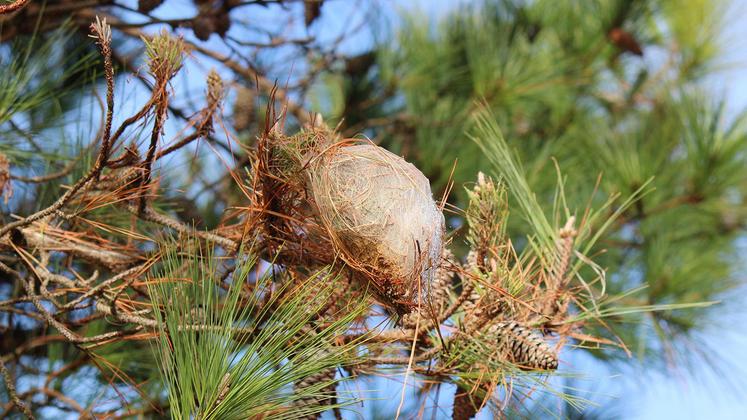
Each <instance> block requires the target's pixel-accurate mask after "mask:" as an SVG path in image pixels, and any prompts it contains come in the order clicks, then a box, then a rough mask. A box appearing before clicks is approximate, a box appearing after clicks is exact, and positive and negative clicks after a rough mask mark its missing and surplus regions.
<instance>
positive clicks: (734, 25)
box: [70, 0, 747, 419]
mask: <svg viewBox="0 0 747 420" xmlns="http://www.w3.org/2000/svg"><path fill="white" fill-rule="evenodd" d="M374 1H376V3H377V4H378V5H379V6H381V7H379V8H378V9H379V10H382V11H383V13H384V14H385V15H386V16H383V17H382V16H371V15H369V14H367V13H369V12H370V10H369V9H368V8H367V7H361V5H365V4H366V2H363V1H358V0H328V2H326V3H325V6H324V7H325V13H322V15H321V18H320V19H319V21H317V22H315V33H316V34H318V39H319V40H320V41H321V42H324V40H329V41H330V42H332V41H333V40H334V39H335V38H336V37H338V36H339V35H340V34H341V33H346V32H349V33H350V34H351V35H350V36H347V37H346V38H345V40H344V42H343V44H341V46H340V48H339V50H340V51H341V52H343V53H347V54H355V53H358V52H361V51H366V50H367V49H368V48H369V47H370V46H371V45H372V44H373V43H374V42H375V40H376V39H377V34H376V33H372V32H371V31H370V30H369V29H368V28H369V27H370V28H374V27H376V26H377V25H375V24H373V23H374V22H375V21H376V20H377V19H378V18H383V19H382V21H387V22H391V23H392V24H393V25H394V26H393V27H388V28H386V30H396V26H397V24H398V20H397V13H398V12H400V11H403V10H406V11H408V12H417V13H422V14H423V15H427V16H429V17H430V18H431V19H438V17H440V16H443V15H444V14H446V13H447V12H448V11H449V10H450V9H452V8H455V7H458V6H459V5H460V4H462V3H467V1H464V0H413V1H410V0H407V1H404V0H374ZM133 4H135V2H134V1H133ZM177 4H178V2H177ZM187 4H188V3H187ZM171 7H173V5H171V4H170V5H168V6H167V7H163V8H162V10H159V11H158V13H157V15H158V16H159V17H164V18H168V17H171V15H177V14H178V15H182V14H184V13H185V11H184V10H181V9H180V10H175V9H170V8H171ZM251 18H252V19H253V20H254V19H257V20H266V21H267V22H271V21H272V19H273V12H272V9H269V10H267V11H264V12H263V11H262V10H259V11H258V12H257V15H252V16H251ZM745 19H747V0H739V1H734V2H733V5H732V11H731V13H729V14H728V20H727V24H728V26H727V27H726V28H725V30H724V37H725V39H724V42H723V46H724V48H723V50H724V51H726V54H725V55H724V56H723V57H722V62H723V63H724V69H723V70H722V71H721V72H718V73H715V75H713V76H711V77H710V78H709V79H708V81H707V84H708V86H709V88H710V89H711V90H712V92H713V96H715V97H719V96H720V95H724V96H725V97H726V99H727V117H726V118H731V117H732V116H734V115H736V114H737V112H738V111H740V110H742V109H744V108H745V107H747V72H746V71H744V69H745V68H747V49H745V47H746V46H747V41H743V40H745V39H747V27H745V25H743V24H741V23H740V22H743V21H744V20H745ZM363 23H365V24H366V25H365V26H366V27H364V28H363V29H362V30H357V29H356V28H360V27H361V26H362V24H363ZM148 29H149V32H150V31H154V30H155V29H153V28H148ZM306 31H307V30H306V28H304V27H303V26H302V25H296V26H295V27H291V28H288V35H289V36H298V37H299V38H302V37H304V36H305V35H307V32H306ZM205 46H206V47H208V48H209V47H210V46H211V44H210V42H209V41H208V42H207V43H205ZM283 53H284V51H283V49H282V48H281V49H277V50H275V51H274V54H278V55H280V56H282V54H283ZM646 59H647V60H655V58H650V57H646ZM278 61H279V62H280V64H279V65H278V66H276V67H275V68H273V75H274V76H277V77H279V80H278V83H279V84H283V83H285V81H286V80H292V79H293V78H294V77H298V76H299V74H303V72H304V69H303V67H302V66H304V65H305V64H304V63H299V62H295V61H288V62H283V60H278ZM188 63H189V64H188V65H187V67H186V68H185V71H184V72H183V73H182V74H181V75H180V76H179V77H178V78H177V79H176V80H175V81H174V83H173V86H174V90H175V91H176V92H177V95H176V97H177V99H176V101H182V102H183V103H186V104H189V103H190V100H191V98H192V97H195V96H199V95H200V93H201V92H197V91H196V90H195V89H199V90H201V89H202V85H203V84H202V81H204V79H205V75H206V74H207V73H208V71H210V68H211V65H212V63H209V62H201V61H199V60H197V61H194V60H189V62H188ZM284 78H285V79H284ZM123 82H124V83H121V82H120V83H118V86H117V90H118V92H117V94H118V97H119V98H121V99H122V100H123V101H122V102H121V103H120V106H121V110H122V111H123V112H125V113H129V112H131V111H133V110H134V109H135V106H136V105H137V104H138V103H142V101H143V99H144V98H146V97H147V95H148V92H147V91H146V90H145V89H144V88H143V86H142V85H141V84H140V83H139V81H138V80H136V79H134V78H133V77H128V78H127V79H126V80H123ZM227 102H230V100H229V101H227ZM321 106H323V104H321ZM95 109H96V106H95V104H94V103H93V102H91V103H90V104H87V103H86V104H84V105H83V106H81V110H80V111H79V112H80V113H81V114H82V115H84V116H83V117H81V118H80V119H81V120H85V118H87V117H86V116H87V113H91V114H95V112H96V111H94V110H95ZM72 118H75V116H72ZM71 121H74V120H71ZM74 125H75V124H71V126H70V130H71V131H70V135H71V137H75V135H76V133H75V130H76V128H75V127H74ZM178 130H179V127H178V125H177V124H175V122H174V120H173V119H172V120H170V121H167V123H166V130H165V131H166V133H167V135H166V138H170V137H172V136H174V135H175V134H176V133H177V131H178ZM203 150H204V149H203ZM218 156H219V152H217V151H216V152H215V156H211V157H209V158H210V159H211V164H208V165H206V168H207V169H208V170H207V171H206V172H205V175H206V177H208V178H210V177H214V176H217V170H219V169H220V168H222V167H223V163H222V162H221V161H220V158H219V157H218ZM169 160H171V163H169V162H168V161H169ZM213 161H214V162H213ZM213 163H214V164H215V165H212V164H213ZM164 164H165V165H167V166H168V167H169V168H170V169H171V170H173V169H175V168H176V169H178V166H179V164H181V161H180V160H179V158H178V157H176V154H175V155H173V156H171V157H169V158H168V159H167V161H166V162H164ZM211 167H212V168H214V170H212V171H211V170H209V168H211ZM177 172H178V171H177ZM173 174H174V175H173V176H178V175H177V174H176V173H175V172H174V173H173ZM163 175H164V177H165V178H168V177H169V176H171V174H169V173H164V174H163ZM739 249H740V252H741V255H743V256H745V257H747V238H744V239H743V240H742V241H741V242H740V243H739ZM744 259H745V260H747V258H744ZM736 269H737V270H738V271H739V272H740V273H745V272H747V264H745V263H743V264H742V266H740V267H737V268H736ZM739 277H740V278H743V277H744V276H742V275H739ZM745 298H747V288H745V287H744V286H743V287H742V288H741V289H740V290H739V291H737V292H735V293H731V294H730V295H729V297H728V299H727V300H726V303H725V304H726V305H728V306H729V309H728V310H724V311H722V313H723V314H728V317H727V316H724V315H721V316H720V319H716V320H715V321H716V323H714V324H713V325H712V327H711V329H710V330H707V331H706V332H704V333H703V339H705V340H708V341H709V342H710V343H712V346H711V347H712V348H716V349H719V350H720V353H719V354H718V355H712V356H713V357H714V358H716V359H720V360H721V361H722V362H723V363H722V365H720V366H718V368H720V369H721V370H718V371H714V370H712V368H711V367H709V366H703V367H702V368H698V367H695V368H693V369H692V371H691V372H687V373H686V372H685V369H684V368H683V369H679V370H678V369H676V368H673V369H671V370H668V371H665V372H663V373H651V372H650V371H649V370H648V369H646V367H645V366H643V365H638V366H636V364H635V363H631V364H630V366H622V365H615V364H612V365H606V364H604V363H602V362H599V361H596V360H594V359H593V358H592V357H590V356H588V355H587V354H585V353H584V352H572V351H565V352H564V353H562V354H561V360H562V363H561V370H562V371H565V373H567V374H568V375H569V376H564V375H560V376H559V377H558V378H556V379H554V381H556V382H557V385H558V386H568V387H573V388H576V389H580V390H582V391H583V390H590V391H589V392H592V393H591V394H583V393H582V394H581V396H582V397H586V398H588V399H590V400H592V401H594V402H596V403H598V404H600V405H601V406H602V408H601V409H600V413H601V415H602V417H610V416H621V417H624V418H651V419H659V418H742V416H743V413H745V412H747V401H744V400H743V399H742V400H740V396H741V395H742V394H744V393H746V392H747V380H745V379H742V378H744V377H747V376H745V374H747V369H746V368H744V367H743V366H742V365H743V363H742V358H741V357H740V356H741V354H742V353H743V352H744V351H747V331H745V328H744V327H743V325H745V324H746V323H747V311H745V310H744V309H743V308H742V306H743V305H740V304H739V303H740V301H743V299H745ZM580 372H584V374H583V376H582V377H578V376H576V375H578V374H579V373H580ZM409 380H410V381H412V378H410V379H409ZM361 381H365V383H362V385H361V388H362V389H372V390H375V391H376V392H375V393H372V395H370V397H371V398H375V399H380V401H377V402H376V404H377V407H382V406H386V407H387V408H388V409H390V411H391V412H394V410H396V408H397V405H398V403H399V401H400V394H401V392H402V375H396V376H394V377H392V378H391V379H390V380H387V379H381V378H373V379H371V378H367V379H363V380H361ZM642 385H645V386H642ZM346 387H352V388H355V387H356V384H355V383H351V384H347V385H346ZM443 387H445V385H443ZM411 391H412V390H411ZM451 394H452V393H451V392H446V390H445V389H442V392H441V393H440V394H439V395H440V396H441V401H439V402H438V403H439V405H440V406H442V407H444V406H446V407H448V406H449V405H450V401H445V400H444V399H445V398H449V399H450V397H446V396H447V395H451ZM435 403H436V402H435V401H431V405H435ZM355 412H358V413H360V414H362V415H364V416H365V417H371V416H370V414H371V403H366V404H365V405H364V406H363V407H356V408H353V411H351V412H348V413H347V415H346V418H356V416H357V414H356V413H355ZM429 416H430V410H427V411H426V413H425V416H424V417H426V418H427V417H429ZM489 416H490V413H485V414H483V416H482V417H478V418H489ZM373 417H376V418H379V417H380V416H373ZM439 417H440V416H439ZM325 418H330V417H329V413H327V414H325Z"/></svg>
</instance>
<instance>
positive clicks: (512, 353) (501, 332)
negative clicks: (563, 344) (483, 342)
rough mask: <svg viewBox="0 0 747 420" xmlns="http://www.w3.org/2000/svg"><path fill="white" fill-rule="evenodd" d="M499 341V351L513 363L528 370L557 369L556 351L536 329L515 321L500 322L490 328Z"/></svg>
mask: <svg viewBox="0 0 747 420" xmlns="http://www.w3.org/2000/svg"><path fill="white" fill-rule="evenodd" d="M488 334H490V335H492V336H495V338H496V339H497V341H498V352H499V354H501V355H502V356H503V357H506V358H507V359H508V360H509V361H510V362H511V363H515V364H517V365H519V366H520V367H521V368H523V369H526V370H535V369H541V370H555V369H557V368H558V357H557V355H556V354H555V351H553V349H552V348H551V347H550V345H549V344H547V342H545V340H544V339H543V338H542V337H541V336H540V335H539V334H538V333H536V332H535V331H533V330H532V329H530V328H527V327H524V326H522V325H519V323H517V322H515V321H505V322H499V323H497V324H495V325H493V326H491V327H490V328H489V329H488Z"/></svg>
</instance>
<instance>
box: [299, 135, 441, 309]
mask: <svg viewBox="0 0 747 420" xmlns="http://www.w3.org/2000/svg"><path fill="white" fill-rule="evenodd" d="M305 175H306V182H307V190H308V193H309V194H310V196H311V198H312V199H313V204H314V207H315V211H316V214H317V216H318V218H319V220H320V222H321V224H322V225H323V226H324V228H325V229H326V230H327V232H328V233H329V236H330V238H331V239H332V242H333V244H334V245H335V248H336V250H337V251H338V252H339V253H340V256H341V257H342V259H343V260H344V261H345V262H346V263H347V264H348V265H349V266H350V267H352V268H353V269H355V270H356V271H358V272H359V273H361V274H362V275H363V276H365V277H366V278H367V279H368V280H369V281H370V282H371V283H372V285H373V287H374V289H375V291H376V292H377V293H378V294H379V295H380V297H381V298H383V299H384V300H385V301H386V303H389V304H391V305H392V306H394V307H395V308H398V309H401V308H400V307H402V306H405V307H406V306H411V305H412V304H416V303H417V298H418V297H422V296H425V294H426V293H427V291H428V288H429V286H430V284H431V283H432V281H433V279H434V276H435V273H436V268H437V266H438V264H439V260H440V256H441V252H442V250H443V235H444V216H443V214H442V212H441V210H440V209H439V207H438V206H437V205H436V202H435V201H434V200H433V195H432V193H431V187H430V183H429V181H428V179H427V178H426V177H425V176H424V175H423V173H422V172H420V171H419V170H418V169H417V168H416V167H415V166H414V165H412V164H411V163H408V162H407V161H405V160H404V159H403V158H401V157H399V156H397V155H395V154H393V153H391V152H389V151H387V150H386V149H383V148H381V147H379V146H376V145H374V144H373V143H363V144H345V143H338V144H333V145H330V146H329V147H327V148H325V149H324V150H322V151H321V152H320V153H319V154H318V155H316V156H313V157H311V159H310V160H309V161H308V164H307V165H306V169H305Z"/></svg>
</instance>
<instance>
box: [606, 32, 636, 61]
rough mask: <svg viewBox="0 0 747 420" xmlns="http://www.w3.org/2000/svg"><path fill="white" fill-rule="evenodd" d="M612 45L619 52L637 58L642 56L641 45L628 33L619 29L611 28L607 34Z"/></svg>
mask: <svg viewBox="0 0 747 420" xmlns="http://www.w3.org/2000/svg"><path fill="white" fill-rule="evenodd" d="M607 36H608V37H609V39H610V41H611V42H612V44H614V45H615V46H616V47H617V48H619V49H620V51H623V52H629V53H632V54H635V55H637V56H642V55H643V50H642V49H641V45H640V44H639V43H638V41H636V39H635V38H634V37H633V35H631V34H630V32H628V31H626V30H624V29H621V28H612V29H611V30H610V31H609V33H608V34H607Z"/></svg>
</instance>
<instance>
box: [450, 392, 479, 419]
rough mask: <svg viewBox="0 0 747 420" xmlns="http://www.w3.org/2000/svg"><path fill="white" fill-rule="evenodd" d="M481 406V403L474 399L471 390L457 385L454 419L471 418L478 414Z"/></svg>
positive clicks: (452, 415)
mask: <svg viewBox="0 0 747 420" xmlns="http://www.w3.org/2000/svg"><path fill="white" fill-rule="evenodd" d="M479 408H480V407H479V404H477V402H476V401H473V398H472V395H470V393H469V391H467V390H465V389H464V388H461V387H457V389H456V391H454V408H453V411H452V414H451V418H452V419H453V420H469V419H471V418H472V417H474V416H475V415H476V414H477V411H478V409H479Z"/></svg>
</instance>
